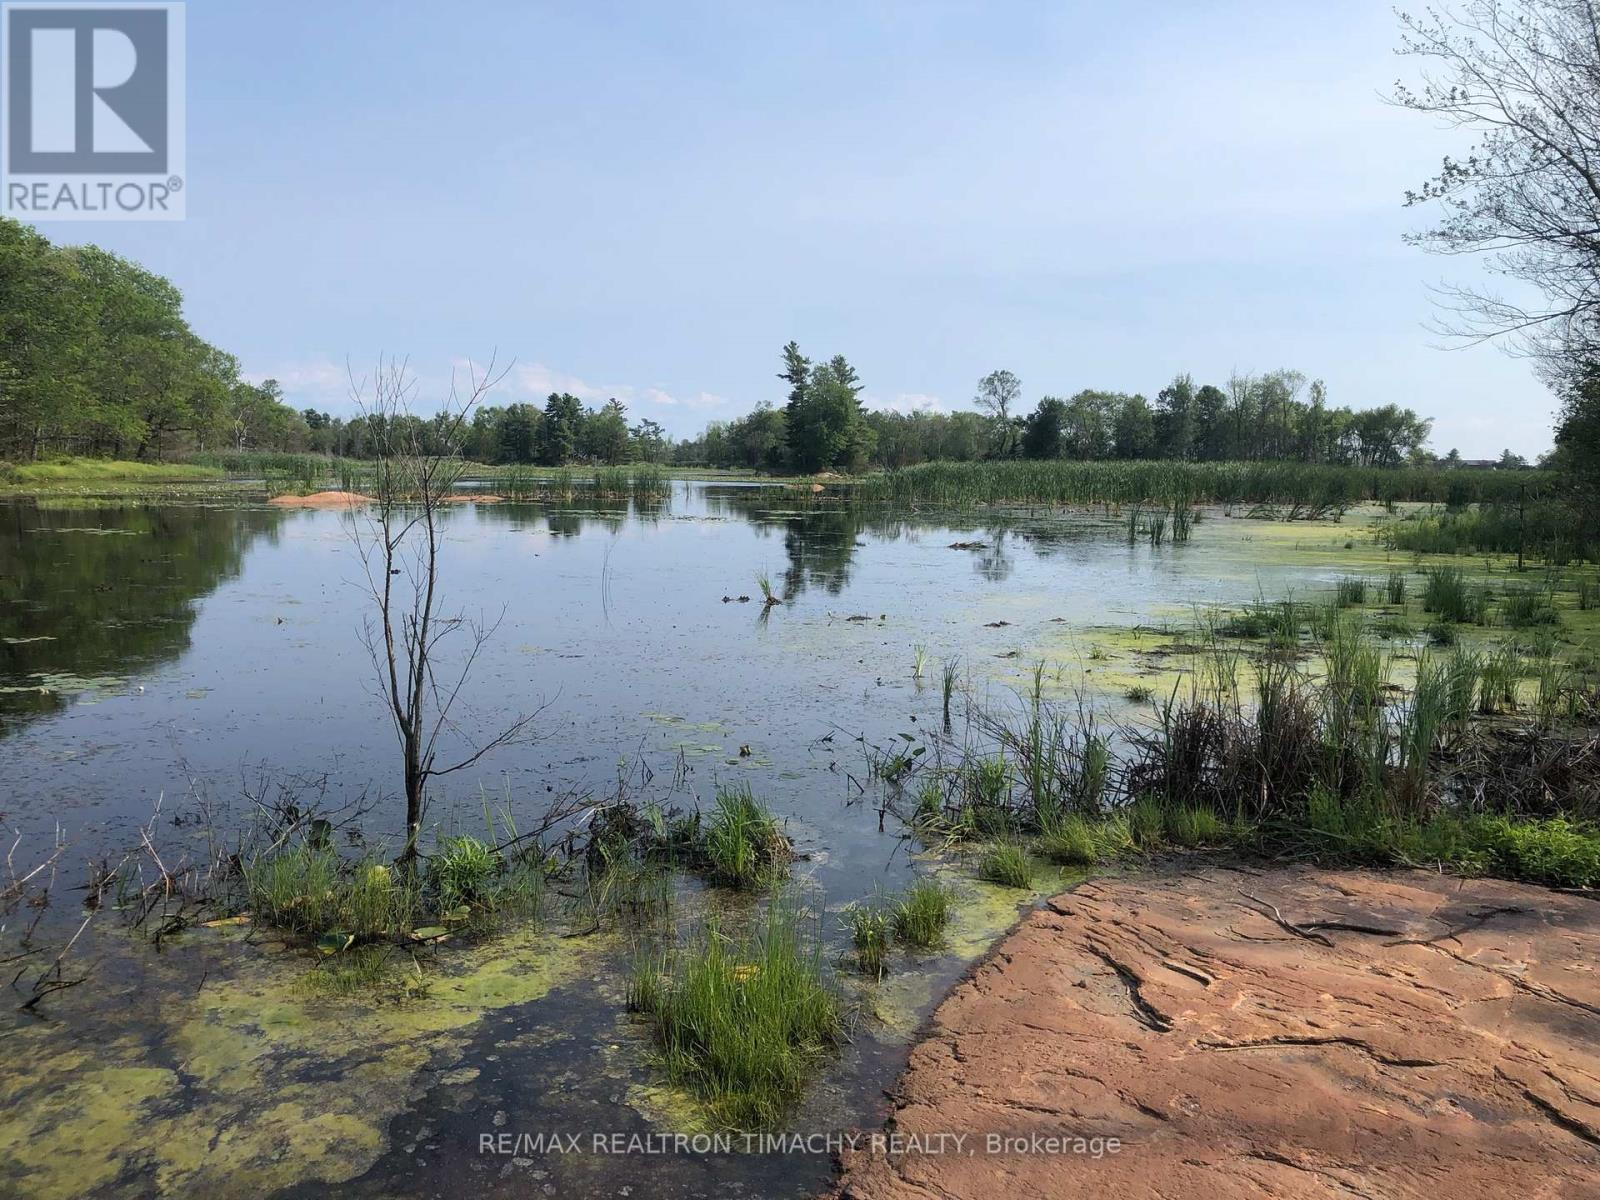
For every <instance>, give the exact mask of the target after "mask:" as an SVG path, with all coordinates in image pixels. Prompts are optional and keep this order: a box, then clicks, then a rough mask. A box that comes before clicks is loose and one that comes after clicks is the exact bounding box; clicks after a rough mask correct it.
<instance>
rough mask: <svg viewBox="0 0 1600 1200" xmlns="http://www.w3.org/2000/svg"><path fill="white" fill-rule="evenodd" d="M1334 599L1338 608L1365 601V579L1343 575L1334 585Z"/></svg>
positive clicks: (1352, 605) (1351, 606)
mask: <svg viewBox="0 0 1600 1200" xmlns="http://www.w3.org/2000/svg"><path fill="white" fill-rule="evenodd" d="M1334 601H1335V603H1336V604H1337V605H1338V606H1339V607H1340V608H1354V607H1356V606H1357V605H1361V604H1365V603H1366V602H1367V581H1366V580H1365V579H1361V578H1359V577H1357V576H1349V575H1347V576H1345V577H1344V578H1343V579H1340V580H1339V582H1338V583H1336V584H1335V585H1334Z"/></svg>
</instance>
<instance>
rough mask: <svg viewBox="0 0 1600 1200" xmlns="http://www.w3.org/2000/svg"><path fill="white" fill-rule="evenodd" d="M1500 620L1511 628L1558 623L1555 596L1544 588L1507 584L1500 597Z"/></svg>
mask: <svg viewBox="0 0 1600 1200" xmlns="http://www.w3.org/2000/svg"><path fill="white" fill-rule="evenodd" d="M1500 620H1501V622H1502V623H1503V624H1505V625H1508V626H1510V627H1511V628H1513V629H1526V628H1529V627H1530V626H1534V625H1559V624H1560V623H1561V617H1560V615H1559V614H1558V613H1557V612H1556V606H1555V597H1554V595H1553V594H1552V593H1551V592H1550V591H1549V590H1548V589H1546V588H1538V587H1526V586H1517V585H1508V586H1507V587H1506V590H1505V592H1504V593H1503V594H1502V595H1501V597H1500Z"/></svg>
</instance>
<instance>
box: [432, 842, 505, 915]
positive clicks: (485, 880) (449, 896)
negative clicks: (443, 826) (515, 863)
mask: <svg viewBox="0 0 1600 1200" xmlns="http://www.w3.org/2000/svg"><path fill="white" fill-rule="evenodd" d="M501 866H502V863H501V859H500V855H499V854H498V853H497V852H496V851H495V849H494V848H493V847H492V846H490V845H489V844H488V843H486V842H483V841H480V840H479V839H478V838H475V837H473V836H472V835H471V834H465V833H464V834H459V835H457V836H455V837H446V838H443V839H441V841H440V843H439V845H438V848H437V849H436V850H435V851H434V854H433V855H432V857H431V858H430V859H429V860H428V881H429V884H430V886H431V887H432V888H433V891H434V894H435V895H437V896H438V898H439V906H440V908H441V909H443V910H446V911H448V910H451V909H455V908H458V907H459V906H461V905H463V904H468V905H470V904H482V903H483V902H484V901H486V900H487V899H488V898H489V894H490V891H491V889H492V888H493V886H494V884H495V882H496V880H497V879H498V877H499V875H500V871H501Z"/></svg>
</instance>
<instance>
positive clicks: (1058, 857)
mask: <svg viewBox="0 0 1600 1200" xmlns="http://www.w3.org/2000/svg"><path fill="white" fill-rule="evenodd" d="M1095 834H1096V830H1095V827H1094V826H1093V825H1092V824H1091V823H1090V822H1089V821H1088V820H1087V819H1086V818H1084V817H1082V816H1080V815H1078V814H1077V813H1067V814H1066V815H1065V816H1062V817H1059V818H1057V819H1056V820H1054V821H1052V822H1050V823H1049V824H1048V825H1046V826H1045V827H1044V829H1042V830H1041V831H1040V833H1039V836H1038V837H1037V838H1036V839H1035V841H1034V845H1035V847H1036V848H1037V849H1038V851H1039V853H1040V854H1042V855H1043V856H1044V857H1045V858H1047V859H1049V860H1050V861H1051V862H1054V863H1060V864H1062V865H1063V866H1083V865H1087V864H1089V863H1094V862H1098V861H1099V860H1100V857H1101V846H1100V843H1099V841H1098V840H1097V838H1096V836H1095Z"/></svg>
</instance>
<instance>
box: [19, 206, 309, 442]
mask: <svg viewBox="0 0 1600 1200" xmlns="http://www.w3.org/2000/svg"><path fill="white" fill-rule="evenodd" d="M307 433H308V430H307V428H306V424H305V421H304V420H303V419H302V417H301V416H300V414H298V413H296V412H294V411H293V410H292V409H290V408H289V407H288V406H287V405H285V404H284V403H283V401H282V393H281V392H280V391H279V389H278V386H277V384H276V383H274V382H273V381H272V380H270V379H269V380H266V381H264V382H262V383H260V384H253V383H250V382H248V381H247V380H244V379H242V378H241V377H240V374H239V364H238V362H237V360H236V359H234V357H233V356H232V355H231V354H228V353H226V352H224V351H222V350H219V349H217V348H216V347H215V346H212V345H209V344H208V343H207V342H205V341H204V340H203V339H202V338H200V337H199V336H198V335H196V334H195V332H194V331H193V330H192V329H190V328H189V324H188V322H187V321H186V320H185V319H184V317H183V298H182V296H181V295H180V294H179V292H178V289H177V288H175V287H173V286H172V284H171V283H169V282H168V281H167V280H165V279H163V278H161V277H160V276H159V275H155V274H153V273H152V272H149V271H146V270H145V269H144V268H142V267H140V266H138V265H137V264H136V263H132V262H129V261H128V260H127V259H124V258H121V257H119V256H117V255H115V254H112V253H110V252H108V251H105V250H101V249H100V248H98V247H96V246H55V245H52V244H51V243H50V242H49V241H48V240H47V239H46V238H44V237H42V236H41V235H40V234H38V233H37V232H35V231H34V230H33V229H31V228H29V227H27V226H25V225H21V224H18V223H17V222H16V221H12V220H7V219H3V218H0V458H10V459H21V460H24V461H32V460H33V459H37V458H39V457H41V456H43V455H47V454H91V455H95V454H114V455H117V456H119V457H139V458H154V459H160V458H163V457H165V456H167V455H169V454H171V453H173V452H174V451H178V450H189V449H202V450H203V449H220V448H229V449H247V448H254V447H260V446H270V447H273V448H298V446H299V445H303V443H304V441H305V439H306V435H307Z"/></svg>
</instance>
